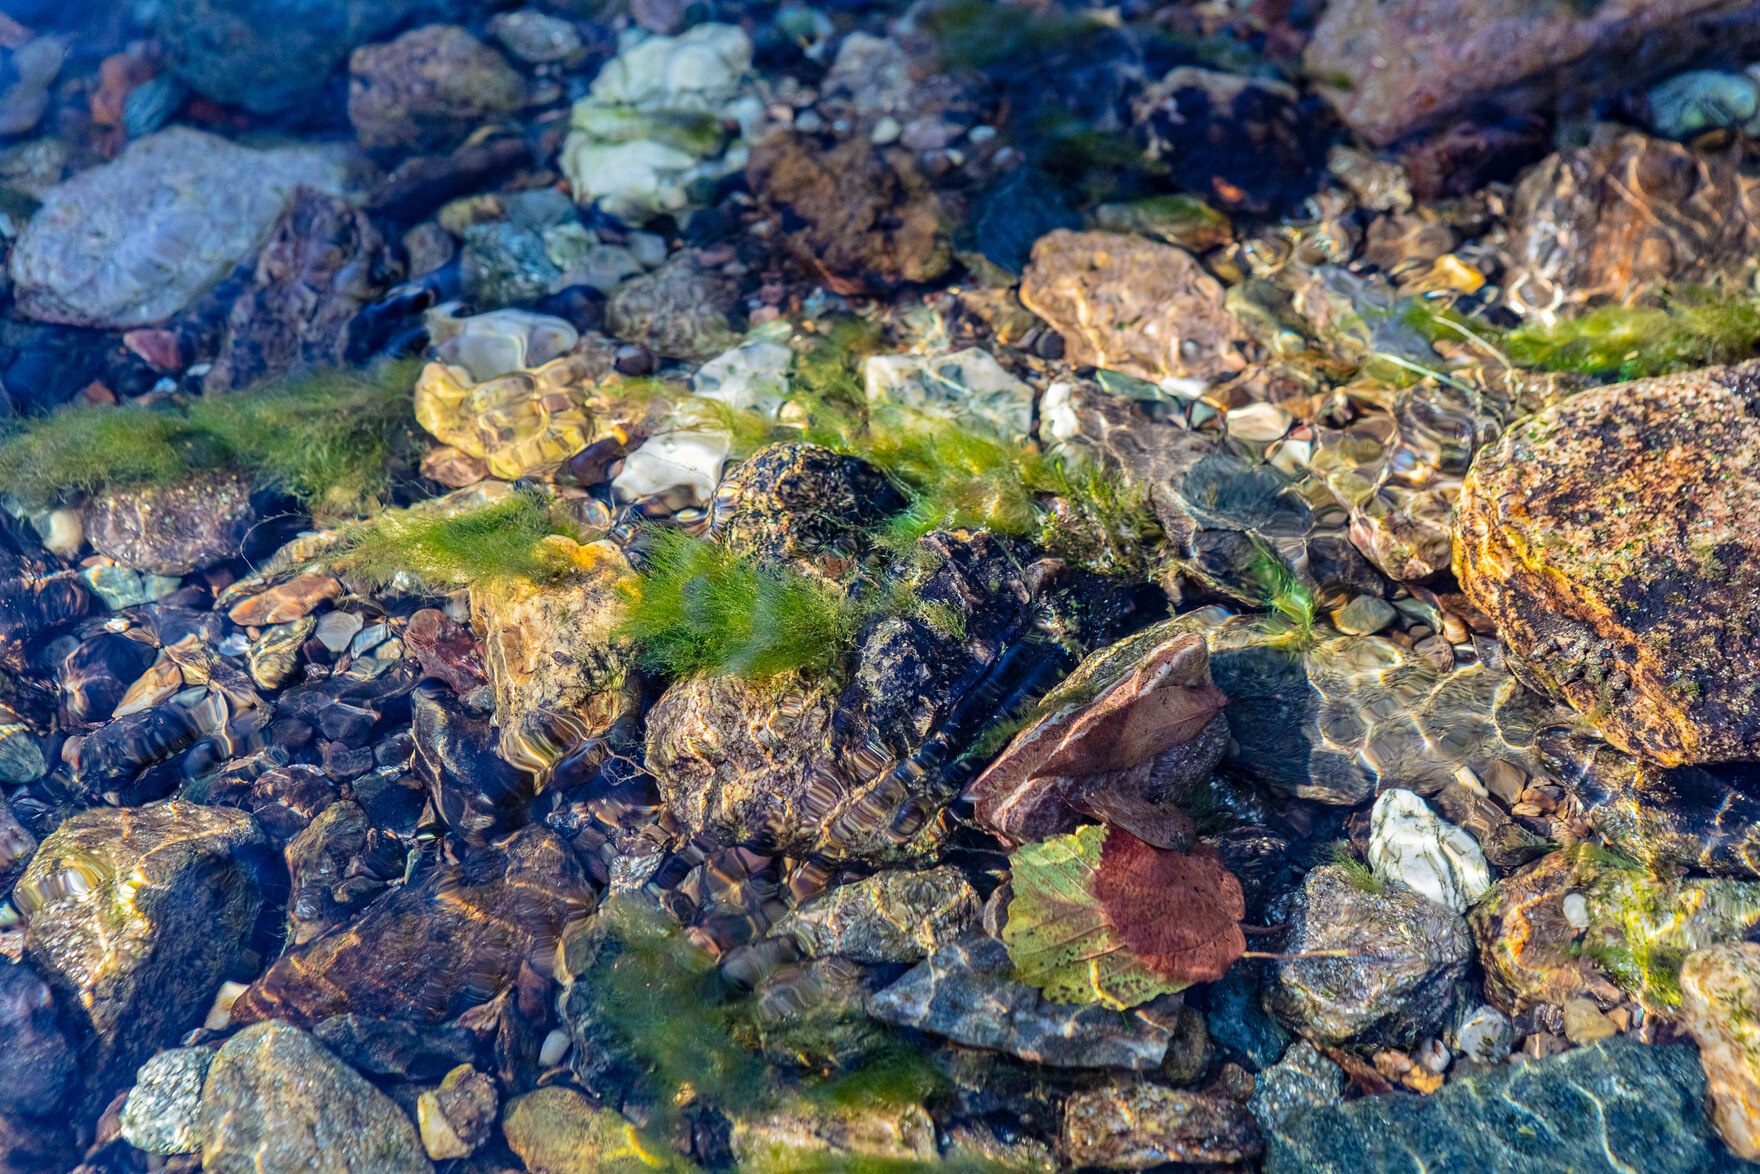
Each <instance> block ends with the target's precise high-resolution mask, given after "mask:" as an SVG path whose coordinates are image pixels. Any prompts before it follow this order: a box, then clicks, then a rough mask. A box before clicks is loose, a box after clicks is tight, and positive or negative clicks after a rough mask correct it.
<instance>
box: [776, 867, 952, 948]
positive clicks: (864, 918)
mask: <svg viewBox="0 0 1760 1174" xmlns="http://www.w3.org/2000/svg"><path fill="white" fill-rule="evenodd" d="M978 906H979V901H978V894H977V893H976V892H975V891H973V889H972V886H971V885H969V884H967V883H966V879H965V877H964V875H962V874H961V873H960V871H959V869H957V868H954V867H952V866H949V865H943V866H942V867H940V868H931V869H925V870H923V871H921V872H912V871H908V870H905V869H891V870H888V871H886V872H881V873H876V874H875V875H874V876H871V877H869V878H868V879H867V880H862V881H857V882H856V883H854V884H849V885H840V886H838V887H837V888H835V889H832V890H831V891H830V892H828V893H825V894H823V895H822V896H819V897H816V898H814V899H813V900H811V901H809V902H807V903H805V904H803V905H801V906H800V907H799V908H797V909H795V910H794V911H793V912H791V913H789V914H788V916H786V917H784V918H783V919H782V920H781V921H779V922H777V923H776V924H775V926H773V927H772V932H773V933H775V934H776V935H778V936H781V935H784V934H788V935H792V936H793V937H794V939H795V942H796V943H797V944H799V945H800V946H801V948H802V949H803V950H804V951H805V952H806V953H807V955H808V956H809V957H820V956H823V955H826V954H841V955H843V956H844V957H846V958H852V959H854V960H855V961H857V962H920V961H922V960H923V959H924V958H926V957H928V956H929V955H930V954H932V953H934V952H935V951H936V950H938V949H940V948H941V947H942V946H944V945H947V944H948V943H949V942H952V941H954V940H956V939H958V938H960V937H962V936H964V934H965V933H966V931H967V930H969V929H971V928H972V927H973V926H974V925H975V924H976V922H977V920H978Z"/></svg>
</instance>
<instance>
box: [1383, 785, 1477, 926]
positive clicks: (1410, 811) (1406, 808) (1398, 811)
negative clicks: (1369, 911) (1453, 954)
mask: <svg viewBox="0 0 1760 1174" xmlns="http://www.w3.org/2000/svg"><path fill="white" fill-rule="evenodd" d="M1369 826H1370V832H1369V864H1370V866H1371V867H1372V868H1374V870H1375V871H1376V873H1378V874H1379V875H1381V876H1384V877H1387V878H1389V879H1392V880H1396V881H1399V882H1400V883H1401V884H1403V885H1405V886H1406V887H1407V888H1410V889H1414V890H1416V891H1417V892H1420V893H1422V894H1423V895H1424V896H1426V897H1429V898H1430V899H1431V900H1432V901H1435V902H1436V903H1437V904H1439V905H1446V906H1448V907H1449V908H1450V909H1453V910H1454V911H1455V912H1456V913H1465V912H1466V911H1467V907H1468V906H1470V905H1471V904H1472V903H1473V902H1474V901H1477V900H1478V899H1479V898H1480V897H1482V896H1484V895H1485V894H1486V893H1488V892H1490V891H1491V870H1490V868H1489V867H1487V866H1486V864H1485V854H1484V853H1483V852H1481V851H1480V850H1479V845H1478V844H1477V843H1476V842H1475V841H1474V840H1473V837H1472V836H1469V835H1468V834H1467V833H1466V832H1464V831H1462V830H1461V829H1460V828H1457V827H1455V826H1454V825H1453V824H1451V823H1447V822H1445V821H1444V820H1442V819H1441V818H1439V817H1438V816H1437V815H1436V813H1435V812H1433V811H1431V810H1430V808H1429V807H1428V806H1427V805H1426V804H1425V802H1424V800H1423V799H1421V798H1419V797H1418V796H1417V795H1415V794H1413V793H1412V792H1411V791H1404V790H1400V789H1399V788H1395V789H1393V790H1391V791H1383V792H1382V793H1381V797H1380V798H1379V799H1377V800H1375V810H1374V813H1373V814H1372V815H1371V816H1370V820H1369Z"/></svg>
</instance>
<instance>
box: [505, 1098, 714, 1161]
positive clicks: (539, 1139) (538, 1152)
mask: <svg viewBox="0 0 1760 1174" xmlns="http://www.w3.org/2000/svg"><path fill="white" fill-rule="evenodd" d="M501 1132H502V1133H503V1134H504V1135H505V1136H506V1138H507V1145H508V1148H509V1149H511V1150H513V1152H514V1153H516V1154H518V1155H519V1159H520V1161H522V1162H524V1163H525V1166H526V1169H527V1170H529V1171H531V1172H532V1174H650V1172H651V1171H653V1170H654V1169H655V1168H656V1167H659V1168H660V1169H662V1170H664V1169H667V1168H668V1166H671V1165H677V1166H679V1167H683V1166H684V1165H685V1163H683V1162H681V1161H679V1160H678V1159H677V1158H673V1157H672V1156H671V1155H670V1154H667V1153H666V1152H665V1151H663V1150H662V1151H659V1152H655V1151H654V1150H653V1148H652V1147H651V1146H650V1145H649V1144H648V1143H647V1142H646V1141H645V1140H644V1139H643V1138H642V1137H641V1136H640V1135H639V1134H638V1133H637V1132H636V1128H635V1126H633V1125H631V1124H630V1123H629V1122H628V1121H627V1120H625V1119H624V1118H623V1117H622V1116H620V1115H619V1114H617V1113H615V1112H613V1111H611V1110H610V1109H598V1108H594V1107H593V1103H592V1102H591V1101H589V1100H587V1098H586V1097H584V1096H582V1095H581V1094H580V1093H578V1092H576V1091H574V1090H573V1089H571V1088H561V1087H551V1088H541V1089H539V1090H537V1091H536V1092H529V1093H526V1094H525V1095H524V1096H518V1097H514V1098H513V1099H512V1100H510V1101H508V1102H507V1110H506V1112H505V1113H503V1114H502V1118H501Z"/></svg>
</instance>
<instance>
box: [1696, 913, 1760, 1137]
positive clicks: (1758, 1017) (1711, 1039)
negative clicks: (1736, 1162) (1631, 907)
mask: <svg viewBox="0 0 1760 1174" xmlns="http://www.w3.org/2000/svg"><path fill="white" fill-rule="evenodd" d="M1681 1024H1682V1026H1683V1027H1685V1028H1686V1030H1687V1032H1688V1033H1689V1034H1690V1035H1691V1036H1692V1037H1693V1040H1694V1042H1696V1043H1697V1044H1698V1045H1699V1061H1700V1063H1702V1064H1703V1065H1704V1067H1705V1076H1706V1079H1707V1082H1708V1088H1707V1089H1706V1092H1707V1095H1708V1096H1709V1098H1710V1101H1711V1112H1712V1120H1713V1121H1714V1122H1715V1123H1716V1125H1717V1132H1718V1133H1719V1134H1720V1135H1721V1136H1722V1137H1723V1140H1724V1143H1725V1144H1726V1145H1728V1146H1729V1148H1730V1149H1731V1150H1733V1151H1735V1153H1736V1155H1737V1156H1738V1157H1742V1158H1747V1159H1749V1160H1750V1161H1752V1160H1755V1159H1760V1108H1756V1106H1757V1105H1760V945H1755V944H1754V943H1752V942H1732V943H1730V944H1728V945H1723V946H1714V947H1712V948H1711V949H1709V950H1700V951H1698V952H1697V953H1694V954H1691V955H1689V956H1688V957H1687V960H1686V962H1685V963H1683V964H1682V965H1681Z"/></svg>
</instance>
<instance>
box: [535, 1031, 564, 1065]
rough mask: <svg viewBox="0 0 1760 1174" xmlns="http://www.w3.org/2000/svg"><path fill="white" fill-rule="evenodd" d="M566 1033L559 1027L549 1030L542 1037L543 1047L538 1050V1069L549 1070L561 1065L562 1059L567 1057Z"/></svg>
mask: <svg viewBox="0 0 1760 1174" xmlns="http://www.w3.org/2000/svg"><path fill="white" fill-rule="evenodd" d="M568 1048H569V1039H568V1033H567V1032H565V1031H563V1030H562V1029H561V1028H560V1027H553V1028H551V1029H550V1034H549V1035H547V1036H545V1037H544V1043H543V1046H542V1047H540V1048H539V1049H538V1067H540V1068H550V1067H554V1066H555V1065H557V1064H560V1063H562V1057H564V1056H566V1055H568Z"/></svg>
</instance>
